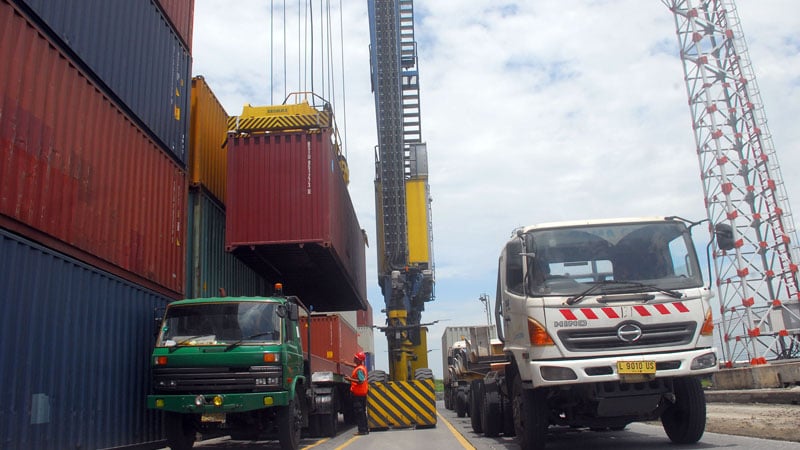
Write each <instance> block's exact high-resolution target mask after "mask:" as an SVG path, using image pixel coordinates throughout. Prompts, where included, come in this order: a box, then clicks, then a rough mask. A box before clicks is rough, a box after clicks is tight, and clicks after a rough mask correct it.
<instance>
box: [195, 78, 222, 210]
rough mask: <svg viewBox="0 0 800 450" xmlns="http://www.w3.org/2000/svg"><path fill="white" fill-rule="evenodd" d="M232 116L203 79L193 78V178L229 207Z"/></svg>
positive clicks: (197, 183)
mask: <svg viewBox="0 0 800 450" xmlns="http://www.w3.org/2000/svg"><path fill="white" fill-rule="evenodd" d="M227 135H228V114H227V113H226V112H225V109H224V108H223V107H222V104H220V102H219V100H217V97H216V96H215V95H214V93H213V92H212V91H211V88H210V87H209V86H208V83H206V80H205V79H204V78H203V77H201V76H200V77H194V78H192V106H191V115H190V121H189V177H190V180H191V183H192V185H202V186H205V188H206V189H207V190H208V191H209V192H211V194H213V195H214V197H216V199H217V200H219V201H220V202H221V203H223V204H225V182H226V181H225V180H226V171H227V167H228V162H227V149H226V147H225V140H226V139H227Z"/></svg>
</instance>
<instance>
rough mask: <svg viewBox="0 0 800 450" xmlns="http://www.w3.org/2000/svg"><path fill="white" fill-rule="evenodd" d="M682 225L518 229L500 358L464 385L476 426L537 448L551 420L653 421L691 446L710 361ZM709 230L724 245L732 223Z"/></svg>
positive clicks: (698, 279)
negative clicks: (477, 378)
mask: <svg viewBox="0 0 800 450" xmlns="http://www.w3.org/2000/svg"><path fill="white" fill-rule="evenodd" d="M689 225H690V226H687V222H685V221H683V220H682V219H679V218H676V217H667V218H664V217H655V218H638V219H615V220H595V221H584V222H568V223H567V222H563V223H552V224H544V225H537V226H530V227H525V228H521V229H518V230H516V231H515V233H514V234H513V236H512V237H511V239H510V240H509V241H508V243H507V244H506V245H505V247H504V248H503V250H502V252H501V254H500V261H499V268H498V277H497V295H496V304H495V316H496V318H497V322H496V323H497V331H498V337H499V338H500V339H501V341H502V342H503V350H504V353H505V355H506V358H505V361H504V362H503V363H500V364H495V365H494V366H493V370H492V371H490V372H488V374H487V375H486V377H485V378H484V379H483V381H482V383H480V386H478V388H477V389H476V388H475V387H473V389H472V395H473V398H472V400H473V401H475V402H479V404H480V408H479V410H478V413H479V414H480V416H481V417H480V419H481V420H479V421H477V426H476V421H474V420H473V421H472V423H473V429H474V431H476V432H483V433H485V434H486V435H488V436H497V435H499V434H501V433H502V434H505V435H506V436H511V435H516V436H517V438H518V441H519V442H520V444H521V447H522V448H523V449H541V448H544V447H545V442H546V437H547V433H548V427H549V426H551V425H553V426H568V427H589V428H590V429H593V430H608V429H623V428H625V426H627V425H628V424H629V423H631V422H634V421H641V420H655V419H659V418H660V420H661V423H662V424H663V427H664V430H665V431H666V434H667V436H668V437H669V439H670V440H672V441H673V442H675V443H681V444H687V443H694V442H696V441H698V440H699V439H700V438H701V437H702V435H703V432H704V430H705V418H706V410H705V397H704V393H703V389H702V386H701V383H700V379H701V377H702V376H707V375H709V374H711V373H713V372H715V371H716V370H718V362H717V356H716V349H715V348H713V337H712V333H713V328H714V326H713V321H712V313H711V305H710V303H709V301H710V299H711V297H712V296H713V294H712V292H711V290H710V288H708V287H705V286H704V283H703V278H702V275H701V272H700V265H699V264H698V259H697V255H696V252H695V247H694V244H693V241H692V238H691V234H690V228H691V227H692V226H694V225H697V223H690V224H689ZM714 230H715V233H714V234H715V235H716V237H717V247H718V248H720V249H722V250H725V249H728V250H729V249H730V248H732V245H733V243H732V242H730V239H729V238H730V235H731V233H730V228H726V227H725V225H719V226H717V227H716V228H714ZM724 238H727V239H724Z"/></svg>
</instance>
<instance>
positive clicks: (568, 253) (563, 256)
mask: <svg viewBox="0 0 800 450" xmlns="http://www.w3.org/2000/svg"><path fill="white" fill-rule="evenodd" d="M525 239H526V247H527V252H526V255H527V256H526V258H527V270H528V273H527V275H528V276H527V282H528V288H529V289H528V292H529V293H531V294H532V295H576V294H581V293H584V292H587V289H589V288H591V287H592V286H596V287H595V288H593V289H591V291H589V292H591V293H592V295H601V294H609V293H625V292H643V291H662V292H663V291H664V290H675V289H686V288H695V287H700V286H702V285H703V281H702V275H701V274H700V269H699V265H698V263H697V255H696V254H695V251H694V246H693V244H692V240H691V236H690V235H689V230H688V229H687V228H686V226H685V225H684V224H682V223H679V222H654V223H634V224H609V225H594V226H580V227H570V228H558V229H543V230H533V231H531V232H529V233H528V234H526V236H525Z"/></svg>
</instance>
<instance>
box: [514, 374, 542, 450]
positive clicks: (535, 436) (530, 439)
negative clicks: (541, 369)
mask: <svg viewBox="0 0 800 450" xmlns="http://www.w3.org/2000/svg"><path fill="white" fill-rule="evenodd" d="M513 393H514V394H513V398H512V399H511V410H512V414H513V416H514V432H515V434H516V435H517V440H518V441H519V445H520V447H521V448H524V449H528V450H541V449H543V448H544V446H545V443H546V440H547V427H548V425H549V417H548V416H549V415H550V410H549V408H548V407H547V398H546V396H545V394H546V393H545V391H543V390H542V389H534V390H525V389H522V380H521V379H520V378H519V376H515V377H514V384H513Z"/></svg>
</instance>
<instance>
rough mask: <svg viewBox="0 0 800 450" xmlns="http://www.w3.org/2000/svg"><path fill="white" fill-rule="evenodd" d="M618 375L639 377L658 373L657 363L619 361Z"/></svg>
mask: <svg viewBox="0 0 800 450" xmlns="http://www.w3.org/2000/svg"><path fill="white" fill-rule="evenodd" d="M617 373H618V374H620V375H639V374H654V373H656V362H655V361H617Z"/></svg>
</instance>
